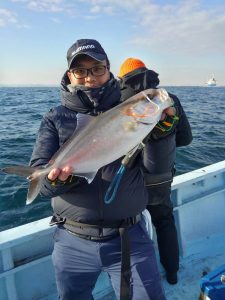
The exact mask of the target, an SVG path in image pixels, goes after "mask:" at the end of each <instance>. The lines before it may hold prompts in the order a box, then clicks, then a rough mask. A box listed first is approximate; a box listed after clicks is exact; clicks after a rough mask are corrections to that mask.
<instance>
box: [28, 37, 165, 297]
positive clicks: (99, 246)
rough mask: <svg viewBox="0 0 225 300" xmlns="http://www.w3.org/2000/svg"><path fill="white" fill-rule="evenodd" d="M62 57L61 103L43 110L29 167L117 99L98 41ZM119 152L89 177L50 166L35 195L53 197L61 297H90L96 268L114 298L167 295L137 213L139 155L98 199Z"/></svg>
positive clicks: (83, 42)
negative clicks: (111, 191) (108, 197)
mask: <svg viewBox="0 0 225 300" xmlns="http://www.w3.org/2000/svg"><path fill="white" fill-rule="evenodd" d="M67 61H68V69H67V71H66V72H65V74H64V76H63V78H62V82H61V97H62V99H61V105H59V106H57V107H54V108H52V109H50V111H49V112H48V113H46V114H45V116H44V117H43V120H42V122H41V125H40V129H39V131H38V136H37V139H36V143H35V146H34V150H33V154H32V157H31V162H30V165H31V166H33V167H35V166H45V165H46V164H48V163H49V162H50V163H51V159H53V160H54V157H53V156H54V154H55V153H56V152H57V150H58V149H59V148H60V147H61V146H62V145H63V144H64V143H65V142H66V141H67V140H68V139H69V138H70V136H71V135H72V134H73V133H74V132H75V133H76V130H78V128H79V120H80V119H79V118H80V117H81V116H82V122H84V121H85V120H86V121H87V122H88V116H90V115H91V116H97V115H98V114H101V113H103V112H105V111H107V110H109V109H110V108H112V107H114V106H116V105H118V104H119V103H120V96H121V94H120V87H119V84H118V81H117V80H116V79H115V78H114V77H113V75H112V73H111V72H110V63H109V60H108V57H107V55H106V53H105V51H104V49H103V48H102V46H101V45H100V43H99V42H98V41H96V40H93V39H80V40H77V41H76V42H75V43H74V44H73V45H72V46H71V47H70V48H69V50H68V52H67ZM85 117H87V119H85ZM79 130H82V128H81V129H79ZM115 134H116V133H115ZM52 157H53V158H52ZM121 159H122V158H121ZM121 159H118V160H117V161H114V162H112V163H110V164H109V165H107V166H104V167H102V168H101V169H100V170H98V172H97V174H96V176H95V177H94V179H93V181H92V182H91V183H90V184H88V182H87V181H86V179H84V178H81V177H77V176H74V175H73V174H72V169H71V166H65V167H63V168H62V169H59V168H55V169H53V170H52V171H51V172H50V173H49V174H48V176H47V177H46V178H45V180H44V181H43V184H42V187H41V194H42V195H44V196H46V197H50V198H52V207H53V211H54V215H53V218H52V221H51V224H56V225H57V227H56V231H55V234H54V250H53V254H52V259H53V265H54V268H55V275H56V283H57V288H58V293H59V298H60V299H61V300H72V299H76V300H84V299H85V300H89V299H93V296H92V290H93V289H94V286H95V283H96V281H97V278H98V276H99V274H100V273H101V271H105V272H107V273H108V274H109V278H110V280H111V282H112V286H113V288H114V290H115V293H116V296H117V298H118V299H121V300H128V299H146V300H147V299H154V300H165V299H166V298H165V295H164V292H163V289H162V286H161V279H160V274H159V270H158V267H157V261H156V256H155V252H154V246H153V242H152V240H151V239H150V238H149V236H148V234H147V231H146V228H145V224H144V221H143V218H142V214H141V212H142V211H143V210H144V209H145V207H146V205H147V201H148V195H147V191H146V189H145V188H144V180H143V175H142V172H141V166H142V165H143V158H142V157H139V158H138V159H137V161H136V162H135V164H134V165H133V166H132V167H131V168H130V169H129V170H126V172H125V173H124V176H123V178H122V180H121V183H120V186H119V188H118V191H117V193H116V195H115V198H114V200H113V201H112V202H111V203H110V204H105V202H104V196H105V194H106V192H107V190H108V188H109V186H110V183H111V182H112V180H113V178H114V176H115V174H116V172H117V170H118V169H119V167H120V164H121ZM129 260H130V261H129Z"/></svg>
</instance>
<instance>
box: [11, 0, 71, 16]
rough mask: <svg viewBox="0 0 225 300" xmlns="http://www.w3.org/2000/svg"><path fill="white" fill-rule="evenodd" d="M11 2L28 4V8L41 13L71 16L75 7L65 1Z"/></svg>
mask: <svg viewBox="0 0 225 300" xmlns="http://www.w3.org/2000/svg"><path fill="white" fill-rule="evenodd" d="M11 2H21V3H26V5H27V8H28V9H30V10H33V11H39V12H52V13H60V12H66V13H69V14H71V10H72V9H73V6H72V5H71V4H70V3H68V2H67V1H65V0H11Z"/></svg>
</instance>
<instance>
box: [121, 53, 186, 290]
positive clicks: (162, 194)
mask: <svg viewBox="0 0 225 300" xmlns="http://www.w3.org/2000/svg"><path fill="white" fill-rule="evenodd" d="M118 77H119V79H120V80H119V83H120V88H121V99H122V101H125V100H126V99H127V98H129V97H131V96H133V95H135V94H137V93H139V92H140V91H142V90H145V89H149V88H154V89H155V88H157V86H158V85H159V79H158V74H157V73H156V72H154V71H153V70H150V69H148V68H147V67H146V65H145V64H144V62H143V61H141V60H140V59H137V58H128V59H126V60H125V61H124V62H123V63H122V64H121V67H120V71H119V75H118ZM169 95H170V97H171V98H172V99H173V101H174V106H173V107H170V108H169V109H167V110H165V111H164V113H163V115H162V117H161V120H160V121H159V122H158V124H157V125H156V127H155V128H154V129H153V131H152V132H151V134H150V135H149V136H148V141H147V143H146V145H145V151H144V153H143V158H144V169H143V173H144V178H145V184H146V187H147V190H148V199H149V200H148V205H147V209H148V211H149V212H150V214H151V218H152V223H153V225H154V226H155V229H156V234H157V242H158V249H159V255H160V261H161V264H162V265H163V267H164V269H165V272H166V279H167V281H168V282H169V283H170V284H176V283H177V280H178V277H177V272H178V269H179V245H178V238H177V230H176V226H175V221H174V215H173V204H172V202H171V199H170V195H171V184H172V181H173V177H174V174H175V157H176V147H180V146H186V145H189V144H190V143H191V141H192V132H191V127H190V124H189V122H188V119H187V116H186V114H185V112H184V110H183V108H182V106H181V103H180V101H179V99H178V98H177V97H176V96H175V95H172V94H170V93H169Z"/></svg>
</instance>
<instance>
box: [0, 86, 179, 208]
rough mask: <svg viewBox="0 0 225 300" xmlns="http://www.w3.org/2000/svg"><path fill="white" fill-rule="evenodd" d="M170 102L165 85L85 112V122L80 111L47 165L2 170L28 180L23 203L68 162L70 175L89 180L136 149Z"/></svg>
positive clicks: (33, 195)
mask: <svg viewBox="0 0 225 300" xmlns="http://www.w3.org/2000/svg"><path fill="white" fill-rule="evenodd" d="M172 105H173V100H172V98H171V97H170V96H169V94H168V93H167V91H166V90H165V89H163V88H159V89H147V90H143V91H141V92H139V93H138V94H136V95H134V96H132V97H130V98H129V99H127V100H126V101H124V102H122V103H120V104H119V105H117V106H115V107H113V108H111V109H110V110H108V111H106V112H104V113H101V114H99V115H98V116H93V117H91V118H90V116H88V122H87V124H85V122H83V121H82V117H83V118H84V119H85V116H87V115H83V116H82V117H81V118H80V120H81V121H82V122H81V123H82V124H83V125H82V126H80V129H79V130H75V132H74V133H73V134H72V136H71V137H70V138H69V139H68V140H67V141H66V142H65V143H64V144H63V145H62V147H60V149H59V150H58V151H57V152H56V153H55V154H54V155H53V157H52V158H51V159H50V161H49V163H48V164H47V165H45V166H43V167H30V166H9V167H5V168H2V169H1V171H2V172H4V173H8V174H14V175H18V176H23V177H26V178H27V179H28V180H29V182H30V184H29V187H28V192H27V199H26V204H30V203H32V202H33V200H34V199H35V198H36V197H37V196H38V194H39V192H40V189H41V184H42V181H43V179H44V177H45V176H46V175H48V174H49V172H50V171H51V170H52V169H54V168H60V169H62V168H63V167H65V166H70V167H72V174H73V175H76V176H81V177H84V178H86V179H87V181H88V183H91V182H92V180H93V179H94V177H95V175H96V173H97V172H98V170H99V169H100V168H101V167H103V166H105V165H108V164H110V163H111V162H113V161H115V160H117V159H119V158H120V157H121V158H122V157H123V156H125V155H126V154H127V153H128V152H129V151H132V150H133V149H135V147H137V146H138V145H139V144H140V143H141V142H142V140H143V139H144V138H145V137H146V136H147V135H148V134H149V133H150V132H151V131H152V129H153V128H154V127H155V125H156V124H157V123H158V121H159V120H160V117H161V115H162V112H163V110H165V109H166V108H168V107H170V106H172ZM78 121H79V120H78ZM78 123H79V122H78ZM84 124H85V125H84ZM78 127H79V126H78Z"/></svg>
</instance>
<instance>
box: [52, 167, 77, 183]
mask: <svg viewBox="0 0 225 300" xmlns="http://www.w3.org/2000/svg"><path fill="white" fill-rule="evenodd" d="M72 172H73V168H72V167H69V166H66V167H64V168H63V169H59V168H54V169H52V170H51V171H50V172H49V174H48V179H49V180H50V181H54V180H56V178H58V179H59V180H60V181H66V180H67V178H68V177H69V176H70V175H71V174H72Z"/></svg>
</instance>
